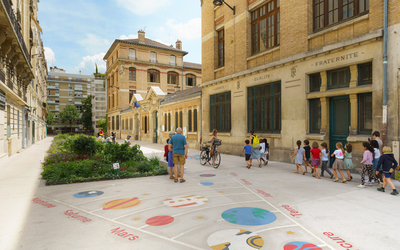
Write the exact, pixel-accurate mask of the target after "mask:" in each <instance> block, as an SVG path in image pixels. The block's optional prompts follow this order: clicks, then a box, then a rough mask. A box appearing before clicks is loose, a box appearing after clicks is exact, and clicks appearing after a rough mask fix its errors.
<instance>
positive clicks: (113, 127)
mask: <svg viewBox="0 0 400 250" xmlns="http://www.w3.org/2000/svg"><path fill="white" fill-rule="evenodd" d="M114 118H115V116H113V117H112V130H115V126H114V125H115V123H114Z"/></svg>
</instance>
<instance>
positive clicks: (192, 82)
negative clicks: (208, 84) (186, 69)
mask: <svg viewBox="0 0 400 250" xmlns="http://www.w3.org/2000/svg"><path fill="white" fill-rule="evenodd" d="M186 86H196V76H195V75H193V74H186Z"/></svg>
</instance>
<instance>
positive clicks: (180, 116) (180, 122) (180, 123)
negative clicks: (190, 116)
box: [179, 111, 183, 128]
mask: <svg viewBox="0 0 400 250" xmlns="http://www.w3.org/2000/svg"><path fill="white" fill-rule="evenodd" d="M179 127H181V128H183V114H182V111H180V112H179Z"/></svg>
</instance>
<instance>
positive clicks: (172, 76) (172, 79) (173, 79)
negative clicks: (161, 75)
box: [167, 71, 179, 84]
mask: <svg viewBox="0 0 400 250" xmlns="http://www.w3.org/2000/svg"><path fill="white" fill-rule="evenodd" d="M167 77H168V79H167V83H168V84H178V79H179V74H178V73H176V72H173V71H169V72H168V74H167Z"/></svg>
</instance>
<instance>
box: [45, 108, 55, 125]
mask: <svg viewBox="0 0 400 250" xmlns="http://www.w3.org/2000/svg"><path fill="white" fill-rule="evenodd" d="M54 122H56V118H54V113H53V112H51V111H50V110H49V111H48V113H47V117H46V123H47V125H51V124H52V123H54Z"/></svg>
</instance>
